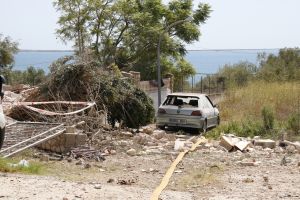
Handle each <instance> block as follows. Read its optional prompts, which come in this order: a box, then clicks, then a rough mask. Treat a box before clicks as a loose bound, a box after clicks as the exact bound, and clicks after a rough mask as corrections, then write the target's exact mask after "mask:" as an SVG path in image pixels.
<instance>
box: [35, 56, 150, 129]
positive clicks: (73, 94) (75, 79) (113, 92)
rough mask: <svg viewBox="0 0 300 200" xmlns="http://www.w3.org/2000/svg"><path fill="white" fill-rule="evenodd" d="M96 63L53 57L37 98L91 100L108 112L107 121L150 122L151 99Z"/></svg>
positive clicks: (132, 123)
mask: <svg viewBox="0 0 300 200" xmlns="http://www.w3.org/2000/svg"><path fill="white" fill-rule="evenodd" d="M100 66H101V64H100V63H99V62H94V61H90V62H78V61H75V60H74V59H73V57H65V58H61V59H59V60H57V61H56V62H55V63H53V64H52V65H51V67H50V75H49V80H48V81H47V83H45V84H44V85H43V87H42V89H41V93H42V94H41V95H40V98H42V99H46V100H47V99H48V100H72V101H95V102H96V105H97V109H98V110H105V111H107V113H108V120H109V122H110V123H111V124H112V125H114V123H115V122H117V121H118V122H123V124H124V125H125V126H127V127H130V128H138V127H139V126H141V125H146V124H148V123H151V122H153V119H154V113H155V111H154V108H153V102H152V100H151V98H150V97H148V96H147V95H146V93H145V92H143V91H142V90H140V89H139V88H138V87H137V86H135V85H134V84H133V83H132V82H131V80H130V79H126V78H124V77H123V78H122V77H119V75H118V74H117V73H115V72H114V71H112V70H111V69H106V68H102V67H100Z"/></svg>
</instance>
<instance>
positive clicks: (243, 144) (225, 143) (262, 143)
mask: <svg viewBox="0 0 300 200" xmlns="http://www.w3.org/2000/svg"><path fill="white" fill-rule="evenodd" d="M220 146H222V147H224V148H225V149H226V150H227V151H228V152H232V151H237V150H239V151H241V152H249V151H253V150H254V149H259V148H262V149H274V150H276V151H277V152H280V150H279V149H281V150H282V152H283V150H286V151H288V152H292V153H293V152H294V151H299V153H300V143H299V142H290V141H287V140H281V141H278V142H276V141H274V140H271V139H261V138H260V137H259V136H255V137H254V138H253V139H251V138H243V137H236V136H235V135H234V134H226V135H223V136H221V139H220ZM293 150H294V151H293Z"/></svg>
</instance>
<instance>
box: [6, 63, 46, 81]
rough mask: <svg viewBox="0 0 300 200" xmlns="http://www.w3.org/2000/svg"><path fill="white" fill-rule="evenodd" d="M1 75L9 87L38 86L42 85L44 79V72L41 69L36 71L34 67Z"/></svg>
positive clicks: (7, 71)
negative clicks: (21, 85)
mask: <svg viewBox="0 0 300 200" xmlns="http://www.w3.org/2000/svg"><path fill="white" fill-rule="evenodd" d="M3 75H4V76H5V78H6V81H7V83H8V84H10V85H15V84H29V85H32V86H34V85H38V84H40V83H42V82H43V81H44V80H45V78H46V75H45V71H44V70H43V69H37V68H35V67H32V66H30V67H28V68H27V69H26V70H25V71H21V70H5V71H4V72H3Z"/></svg>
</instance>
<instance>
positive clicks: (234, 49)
mask: <svg viewBox="0 0 300 200" xmlns="http://www.w3.org/2000/svg"><path fill="white" fill-rule="evenodd" d="M278 49H284V48H253V49H252V48H232V49H230V48H228V49H224V48H220V49H187V51H237V50H238V51H245V50H278ZM36 51H39V52H74V51H75V50H71V49H66V50H61V49H57V50H55V49H49V50H46V49H20V50H19V52H36Z"/></svg>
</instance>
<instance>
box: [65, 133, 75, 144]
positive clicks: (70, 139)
mask: <svg viewBox="0 0 300 200" xmlns="http://www.w3.org/2000/svg"><path fill="white" fill-rule="evenodd" d="M64 136H65V142H66V143H65V146H66V147H74V146H75V144H76V134H74V133H65V134H64Z"/></svg>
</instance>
